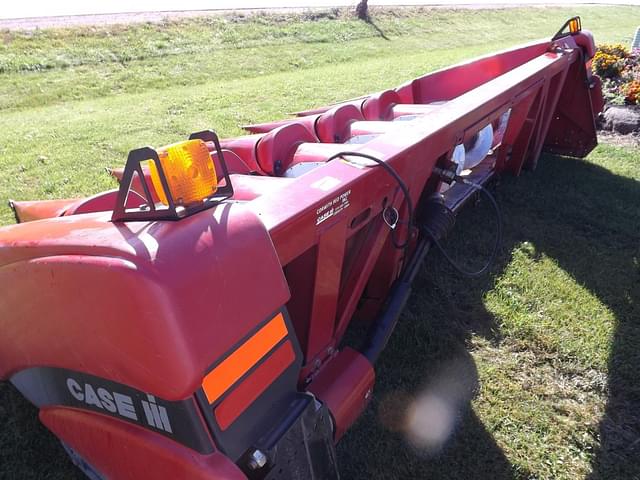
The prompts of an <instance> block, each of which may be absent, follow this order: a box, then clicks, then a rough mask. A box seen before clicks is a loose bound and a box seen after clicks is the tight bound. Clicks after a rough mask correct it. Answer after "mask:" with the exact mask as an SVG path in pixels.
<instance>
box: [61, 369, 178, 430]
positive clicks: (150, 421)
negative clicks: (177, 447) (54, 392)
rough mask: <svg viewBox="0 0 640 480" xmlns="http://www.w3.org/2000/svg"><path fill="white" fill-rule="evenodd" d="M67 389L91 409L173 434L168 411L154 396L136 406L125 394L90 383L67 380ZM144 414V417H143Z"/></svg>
mask: <svg viewBox="0 0 640 480" xmlns="http://www.w3.org/2000/svg"><path fill="white" fill-rule="evenodd" d="M67 389H68V390H69V393H70V394H71V396H72V397H73V398H75V399H76V400H77V401H79V402H83V403H85V404H86V405H87V406H89V407H95V408H98V409H100V410H106V411H107V412H111V413H114V414H117V415H120V416H121V417H125V418H128V419H129V420H133V421H135V422H140V423H143V420H144V421H146V424H147V425H149V426H150V427H154V428H157V429H159V430H162V431H164V432H167V433H173V430H172V429H171V422H170V421H169V415H168V413H167V409H166V408H165V407H163V406H161V405H158V404H157V403H156V399H155V397H154V396H153V395H149V394H147V400H142V399H140V400H139V405H138V406H136V402H135V401H134V399H133V398H132V397H131V396H129V395H125V394H123V393H119V392H114V391H109V390H107V389H106V388H103V387H97V388H95V387H94V386H93V385H91V384H90V383H82V384H81V383H80V382H78V381H77V380H75V379H73V378H67ZM141 413H142V415H141Z"/></svg>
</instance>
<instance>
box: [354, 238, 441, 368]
mask: <svg viewBox="0 0 640 480" xmlns="http://www.w3.org/2000/svg"><path fill="white" fill-rule="evenodd" d="M430 246H431V242H430V241H429V240H428V239H426V238H423V239H422V240H421V241H420V242H419V243H418V245H417V246H416V251H415V253H414V255H413V257H412V259H411V262H410V263H409V264H407V266H406V268H405V270H404V274H403V275H402V276H401V277H400V278H399V279H398V280H397V281H396V282H395V283H394V285H393V287H392V288H391V291H390V292H389V300H388V302H387V303H386V304H385V306H384V310H383V311H382V312H381V313H380V315H379V317H378V318H377V319H376V322H375V326H374V327H372V329H371V333H370V334H369V335H368V337H367V343H366V344H365V346H364V348H363V349H362V354H363V355H364V356H365V357H367V359H368V360H369V361H370V362H371V363H372V364H374V363H375V362H376V361H377V360H378V358H379V357H380V354H381V353H382V351H383V350H384V349H385V347H386V346H387V343H388V342H389V338H391V334H392V333H393V330H394V329H395V328H396V325H397V323H398V320H399V319H400V313H402V310H403V309H404V306H405V305H406V304H407V301H408V300H409V297H410V296H411V291H412V287H411V285H412V283H413V280H414V279H415V277H416V275H417V274H418V272H419V271H420V266H421V265H422V262H423V261H424V258H425V257H426V255H427V252H428V251H429V247H430Z"/></svg>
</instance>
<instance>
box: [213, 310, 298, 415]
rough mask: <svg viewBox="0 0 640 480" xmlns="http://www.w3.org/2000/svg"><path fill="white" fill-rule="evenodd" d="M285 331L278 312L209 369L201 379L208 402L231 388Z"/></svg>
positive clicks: (273, 345) (281, 337) (283, 335)
mask: <svg viewBox="0 0 640 480" xmlns="http://www.w3.org/2000/svg"><path fill="white" fill-rule="evenodd" d="M287 333H288V332H287V326H286V325H285V323H284V317H283V316H282V313H279V314H278V315H276V316H275V317H273V318H272V319H271V320H269V323H267V324H266V325H265V326H264V327H262V328H261V329H260V330H258V331H257V332H256V333H255V334H254V335H253V336H252V337H251V338H249V340H247V341H246V342H244V343H243V344H242V345H241V346H240V347H239V348H238V349H237V350H236V351H235V352H233V353H232V354H231V355H229V356H228V357H227V358H225V359H224V360H223V361H222V363H220V364H219V365H218V366H217V367H216V368H214V369H213V370H211V371H210V372H209V373H208V374H207V375H206V376H205V377H204V380H202V389H203V390H204V393H205V395H206V396H207V400H209V403H213V402H215V401H216V400H217V399H218V398H220V395H222V394H223V393H224V392H226V391H227V390H228V389H229V388H231V386H232V385H233V384H234V383H236V382H237V381H238V380H239V379H240V377H242V375H244V374H245V373H247V372H248V371H249V369H250V368H251V367H253V366H254V365H255V364H256V363H257V362H258V361H259V360H260V359H261V358H262V357H264V356H265V355H266V354H267V353H269V351H270V350H271V349H272V348H273V347H275V346H276V344H277V343H278V342H279V341H280V340H282V339H283V338H284V337H285V336H286V335H287Z"/></svg>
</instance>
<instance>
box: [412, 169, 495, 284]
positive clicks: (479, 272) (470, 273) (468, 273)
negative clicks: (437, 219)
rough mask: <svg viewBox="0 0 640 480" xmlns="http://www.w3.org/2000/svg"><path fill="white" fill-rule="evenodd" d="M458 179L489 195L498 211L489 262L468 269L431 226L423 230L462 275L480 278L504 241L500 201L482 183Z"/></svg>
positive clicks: (493, 260)
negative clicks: (452, 254) (453, 256)
mask: <svg viewBox="0 0 640 480" xmlns="http://www.w3.org/2000/svg"><path fill="white" fill-rule="evenodd" d="M456 181H459V182H463V183H464V184H466V185H469V186H471V187H473V188H475V189H476V190H478V191H480V192H482V193H483V194H484V195H485V197H487V198H488V199H489V202H490V203H491V205H492V206H493V208H494V210H495V212H496V222H497V225H496V241H495V243H494V245H493V250H492V251H491V255H490V256H489V259H488V260H487V262H486V263H485V264H484V266H483V267H482V268H481V269H480V270H477V271H475V272H473V271H469V270H466V269H464V268H462V267H461V266H460V265H459V264H458V263H457V262H456V261H455V260H454V259H453V258H451V257H450V256H449V254H448V253H447V251H446V250H445V249H444V247H443V246H442V244H441V243H440V242H439V240H438V238H437V236H436V235H435V234H434V233H433V232H431V231H430V230H429V228H428V227H427V226H424V225H423V226H422V228H421V229H422V231H423V232H425V233H426V234H427V235H428V236H429V238H431V241H432V242H433V244H434V245H435V246H436V247H438V250H440V253H442V256H443V257H444V258H445V259H446V260H447V262H449V263H450V264H451V266H452V267H453V268H454V269H455V270H456V271H457V272H458V273H460V274H461V275H464V276H466V277H470V278H478V277H481V276H483V275H484V274H486V273H487V272H488V271H489V269H490V268H491V266H492V265H493V263H494V262H495V259H496V257H497V256H498V251H499V250H500V244H501V243H502V212H501V211H500V207H499V206H498V202H496V199H495V198H494V197H493V195H491V193H490V192H489V190H487V189H486V188H484V187H483V186H482V185H480V184H478V183H474V182H471V181H469V180H466V179H465V178H463V177H456Z"/></svg>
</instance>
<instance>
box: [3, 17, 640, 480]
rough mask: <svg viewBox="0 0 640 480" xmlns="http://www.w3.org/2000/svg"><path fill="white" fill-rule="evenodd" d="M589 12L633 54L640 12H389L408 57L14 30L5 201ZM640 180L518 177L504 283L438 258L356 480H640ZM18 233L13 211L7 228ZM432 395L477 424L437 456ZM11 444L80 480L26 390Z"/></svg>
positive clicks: (347, 464) (449, 440) (383, 369)
mask: <svg viewBox="0 0 640 480" xmlns="http://www.w3.org/2000/svg"><path fill="white" fill-rule="evenodd" d="M574 14H580V15H581V16H582V19H583V25H584V26H585V28H590V29H591V30H592V31H593V32H594V34H595V36H596V39H597V40H598V41H606V42H613V41H621V42H628V41H629V40H630V38H631V36H632V34H633V32H634V31H635V28H636V27H637V25H638V24H639V23H640V21H639V20H640V8H637V7H590V8H586V7H579V8H578V7H576V8H572V9H560V8H532V9H510V10H498V11H492V10H481V11H475V10H459V11H451V10H433V11H429V10H420V9H410V10H397V11H395V12H393V11H377V12H376V14H375V17H374V19H375V22H376V25H377V26H378V27H379V28H380V29H381V30H382V31H383V32H384V33H385V35H386V37H388V39H389V40H386V39H384V38H382V37H380V35H379V33H378V32H377V31H376V30H375V29H374V28H372V27H371V26H369V25H367V24H365V23H362V22H358V21H355V20H353V19H352V18H350V17H349V16H347V15H346V14H345V13H344V12H341V11H330V12H326V13H313V14H307V15H286V16H284V15H276V16H266V15H258V16H251V17H247V18H242V17H240V16H234V17H207V18H202V19H195V20H186V21H179V22H166V23H163V24H149V25H136V26H128V27H122V26H116V27H110V28H105V27H100V28H82V29H69V30H52V31H36V32H26V33H18V32H3V33H2V35H3V39H4V41H3V42H1V43H0V79H1V81H0V108H1V109H2V113H1V114H0V200H1V201H2V203H3V204H4V203H5V201H6V200H7V199H8V198H15V199H34V198H60V197H73V196H80V195H87V194H91V193H95V192H97V191H100V190H103V189H107V188H113V187H114V184H113V181H112V180H111V178H110V177H109V176H108V175H107V174H106V173H105V172H104V167H108V166H120V165H122V164H123V163H124V160H125V158H126V154H127V152H128V151H129V150H130V149H131V148H135V147H138V146H142V145H146V144H151V145H157V146H158V145H162V144H166V143H170V142H174V141H177V140H179V139H182V138H186V136H187V135H188V134H189V133H190V132H192V131H196V130H200V129H203V128H214V129H216V130H217V131H218V132H219V133H220V134H221V135H222V136H230V135H235V134H239V133H241V131H240V129H239V127H238V125H239V124H243V123H250V122H257V121H263V120H269V119H274V118H281V117H283V116H284V115H286V113H287V112H291V111H295V110H297V109H303V108H309V107H313V106H316V105H321V104H325V103H327V102H331V101H337V100H342V99H345V98H349V97H353V96H357V95H361V94H364V93H369V92H372V91H375V90H378V89H382V88H387V87H393V86H395V85H397V84H399V83H401V82H403V81H405V80H407V79H409V78H411V77H413V76H416V75H419V74H421V73H424V72H426V71H430V70H433V69H436V68H440V67H443V66H446V65H449V64H451V63H453V62H456V61H461V60H463V59H466V58H470V57H473V56H475V55H480V54H484V53H489V52H491V51H494V50H497V49H499V48H503V47H508V46H511V45H514V44H516V43H521V42H524V41H528V40H531V39H535V38H539V37H543V36H548V35H550V34H552V33H554V30H556V29H557V28H558V27H559V26H560V25H561V24H562V23H563V22H564V20H566V18H568V17H569V16H572V15H574ZM638 182H640V153H638V151H637V150H634V149H633V148H631V147H617V146H613V145H601V146H599V147H598V148H597V149H596V150H595V151H594V152H593V153H592V154H591V155H590V156H589V157H588V158H587V159H586V160H575V159H569V158H561V157H555V156H544V157H543V158H542V159H541V161H540V165H539V167H538V169H537V170H536V171H535V172H533V173H525V174H523V175H522V176H521V177H520V178H517V179H513V178H504V179H502V181H501V182H500V184H499V185H497V187H496V188H495V190H494V191H495V192H496V195H497V197H498V201H499V203H500V205H501V206H502V208H503V214H504V219H505V239H504V245H503V247H502V250H501V254H500V256H499V258H498V262H497V265H496V267H495V268H494V271H493V273H492V275H491V276H489V277H488V278H485V279H481V280H475V281H471V280H468V279H465V278H461V277H459V276H457V275H456V274H455V273H454V272H453V271H452V270H451V269H450V267H448V266H447V264H446V262H444V260H443V259H442V258H441V256H440V255H439V254H438V253H437V252H433V253H432V254H431V255H430V256H429V257H428V260H427V263H426V265H425V268H424V269H423V271H422V274H421V275H420V277H419V279H418V280H417V282H416V286H415V290H414V292H415V293H414V295H413V296H412V298H411V300H410V303H409V305H408V307H407V309H406V311H405V312H404V314H403V318H402V319H401V322H400V324H399V327H398V329H397V331H396V333H395V334H394V336H393V338H392V341H391V343H390V345H389V347H388V349H387V351H386V352H385V354H384V355H383V357H382V359H381V362H380V364H379V365H378V366H377V376H378V380H377V386H376V392H375V396H374V401H373V402H372V404H371V406H370V408H369V409H368V410H367V411H366V412H365V414H364V416H363V417H362V418H361V419H360V420H359V421H358V423H357V424H356V425H355V427H354V428H353V429H352V430H351V431H350V432H349V433H348V434H347V435H346V437H345V438H344V439H343V440H342V442H341V443H340V444H339V447H338V454H339V461H340V464H341V467H342V469H343V471H344V478H349V479H369V478H375V479H395V478H433V479H438V478H443V479H444V478H447V479H449V478H454V479H467V478H469V479H475V478H479V479H493V478H497V479H525V478H527V479H529V478H531V479H533V478H535V479H575V478H590V479H634V478H635V479H638V478H640V462H639V460H640V348H638V345H640V324H639V323H640V321H639V319H640V308H639V306H638V302H639V301H640V207H639V206H640V183H638ZM12 221H13V217H12V214H11V211H10V210H9V209H8V208H7V207H6V206H5V205H2V207H0V224H9V223H11V222H12ZM492 222H493V217H492V213H491V211H490V210H489V209H488V207H487V205H486V202H482V201H481V202H480V203H479V204H478V205H477V206H476V207H473V208H470V209H468V210H467V211H466V212H465V213H464V214H463V215H462V216H461V217H460V218H459V220H458V224H457V227H456V229H455V231H454V233H453V234H452V235H451V236H450V238H449V242H448V248H450V249H451V252H452V253H453V254H454V255H456V256H457V257H458V258H461V259H464V258H465V256H469V257H474V258H477V257H479V256H481V255H483V254H485V253H486V249H487V248H488V245H489V244H490V242H491V241H492V235H493V227H492V226H493V223H492ZM61 334H64V332H61ZM425 394H432V395H436V396H440V397H442V398H445V399H447V400H448V405H450V406H453V407H455V409H454V410H455V415H453V419H454V422H453V424H452V428H451V429H446V430H443V431H444V432H445V435H444V436H443V437H441V438H440V440H442V439H443V438H445V439H446V441H444V443H442V442H436V443H433V442H432V443H429V445H428V448H427V446H425V445H424V444H418V445H416V444H415V442H411V441H410V438H409V437H410V436H409V434H408V433H407V430H406V427H405V422H404V420H403V419H404V417H405V413H406V412H407V411H408V410H410V408H411V405H412V404H414V403H415V400H416V399H419V398H422V397H423V396H424V395H425ZM472 394H474V395H473V399H472V400H471V404H470V405H469V403H468V401H469V400H470V399H471V396H472ZM436 420H437V419H436ZM436 423H437V422H436ZM0 426H1V427H2V428H1V430H0V431H1V433H0V477H1V478H48V479H63V478H65V479H66V478H80V476H79V475H78V474H77V472H76V471H75V469H74V468H73V467H72V466H71V465H70V463H69V462H68V461H67V460H66V459H65V457H64V453H63V452H62V450H61V448H60V447H59V446H58V444H57V442H56V440H55V439H54V438H53V437H52V436H51V435H49V434H48V433H47V432H46V430H45V429H44V428H43V427H41V426H40V425H39V423H38V422H37V419H36V411H35V409H34V408H32V407H31V406H29V405H28V404H27V403H26V402H25V401H24V400H22V399H21V398H20V397H19V395H18V394H17V393H16V392H15V391H14V389H13V388H12V387H10V386H9V385H8V384H0ZM430 429H435V426H433V425H431V424H429V425H428V427H426V430H430Z"/></svg>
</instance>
